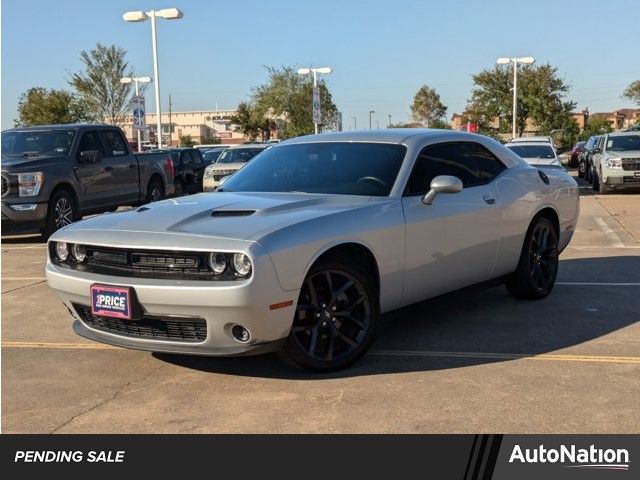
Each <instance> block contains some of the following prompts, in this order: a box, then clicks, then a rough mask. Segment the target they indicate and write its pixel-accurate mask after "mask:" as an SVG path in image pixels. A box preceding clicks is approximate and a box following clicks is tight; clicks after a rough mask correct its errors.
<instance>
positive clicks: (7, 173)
mask: <svg viewBox="0 0 640 480" xmlns="http://www.w3.org/2000/svg"><path fill="white" fill-rule="evenodd" d="M172 193H173V166H172V164H171V161H170V159H169V155H168V154H167V153H157V154H149V153H143V154H134V153H133V152H132V151H131V147H130V146H129V143H128V142H127V139H126V138H125V136H124V134H123V133H122V130H120V129H119V128H117V127H113V126H110V125H103V124H98V125H91V124H66V125H42V126H37V127H22V128H14V129H10V130H5V131H3V132H2V227H3V230H4V229H8V230H18V229H19V230H39V231H40V232H41V233H42V235H43V236H44V237H48V236H49V235H51V234H52V233H53V232H54V231H56V230H58V229H59V228H62V227H64V226H66V225H68V224H70V223H71V222H73V221H75V220H78V219H79V218H81V216H82V215H86V214H89V213H99V212H105V211H110V210H115V209H116V208H118V206H120V205H137V204H140V203H145V202H151V201H155V200H160V199H162V198H164V197H165V195H171V194H172ZM5 231H6V230H5Z"/></svg>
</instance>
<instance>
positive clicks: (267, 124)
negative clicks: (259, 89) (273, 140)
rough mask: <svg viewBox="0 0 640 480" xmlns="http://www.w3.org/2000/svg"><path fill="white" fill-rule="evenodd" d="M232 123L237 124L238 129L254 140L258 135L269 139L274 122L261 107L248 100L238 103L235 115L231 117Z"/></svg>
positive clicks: (263, 138)
mask: <svg viewBox="0 0 640 480" xmlns="http://www.w3.org/2000/svg"><path fill="white" fill-rule="evenodd" d="M231 123H233V124H235V125H237V126H238V131H240V132H241V133H242V134H243V135H245V136H246V137H248V138H249V139H250V140H252V141H253V140H255V139H256V138H258V136H260V137H261V139H262V140H263V141H265V140H269V137H270V135H271V126H272V125H271V124H272V122H271V121H270V120H269V119H268V118H266V116H265V115H264V112H263V111H262V110H261V109H259V108H257V107H255V106H254V105H252V104H250V103H247V102H242V103H241V104H240V105H238V108H237V110H236V113H235V115H233V116H232V117H231Z"/></svg>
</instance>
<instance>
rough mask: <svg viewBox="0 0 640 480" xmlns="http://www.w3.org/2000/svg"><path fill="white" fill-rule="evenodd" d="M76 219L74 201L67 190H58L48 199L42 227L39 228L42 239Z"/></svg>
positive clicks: (76, 208) (76, 213) (76, 210)
mask: <svg viewBox="0 0 640 480" xmlns="http://www.w3.org/2000/svg"><path fill="white" fill-rule="evenodd" d="M76 220H78V207H77V205H76V201H75V199H74V198H73V195H71V193H70V192H68V191H67V190H58V191H56V192H54V194H53V195H52V196H51V198H50V199H49V208H48V210H47V218H46V220H45V222H46V223H45V225H44V227H43V228H42V229H41V230H40V233H41V234H42V237H43V239H44V240H47V239H48V238H49V237H50V236H51V235H53V233H54V232H55V231H56V230H60V229H61V228H62V227H66V226H67V225H69V224H71V223H73V222H75V221H76Z"/></svg>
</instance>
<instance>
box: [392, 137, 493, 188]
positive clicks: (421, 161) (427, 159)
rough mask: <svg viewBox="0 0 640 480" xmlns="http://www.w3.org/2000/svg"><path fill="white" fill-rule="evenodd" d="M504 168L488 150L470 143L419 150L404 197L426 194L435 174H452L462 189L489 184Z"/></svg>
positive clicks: (447, 144) (434, 146) (442, 144)
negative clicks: (458, 180)
mask: <svg viewBox="0 0 640 480" xmlns="http://www.w3.org/2000/svg"><path fill="white" fill-rule="evenodd" d="M505 168H506V167H505V166H504V164H503V163H502V162H501V161H500V160H498V159H497V158H496V157H495V156H494V155H493V154H492V153H491V152H490V151H489V150H487V149H486V148H485V147H483V146H482V145H480V144H477V143H474V142H456V143H441V144H436V145H430V146H428V147H425V148H424V149H422V151H421V152H420V154H419V155H418V158H417V159H416V163H415V165H414V167H413V172H411V177H410V178H409V182H408V183H407V188H406V189H405V195H422V194H424V193H426V192H428V191H429V187H430V185H431V181H432V180H433V179H434V178H435V177H437V176H438V175H453V176H454V177H458V178H459V179H460V180H462V185H463V186H464V187H465V188H468V187H473V186H477V185H483V184H485V183H489V182H490V181H491V180H493V179H494V178H495V177H496V176H498V175H499V174H500V172H502V171H503V170H504V169H505Z"/></svg>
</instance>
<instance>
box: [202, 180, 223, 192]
mask: <svg viewBox="0 0 640 480" xmlns="http://www.w3.org/2000/svg"><path fill="white" fill-rule="evenodd" d="M218 186H220V181H219V180H214V178H213V177H205V178H203V179H202V191H204V192H214V191H216V190H217V189H218Z"/></svg>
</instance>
